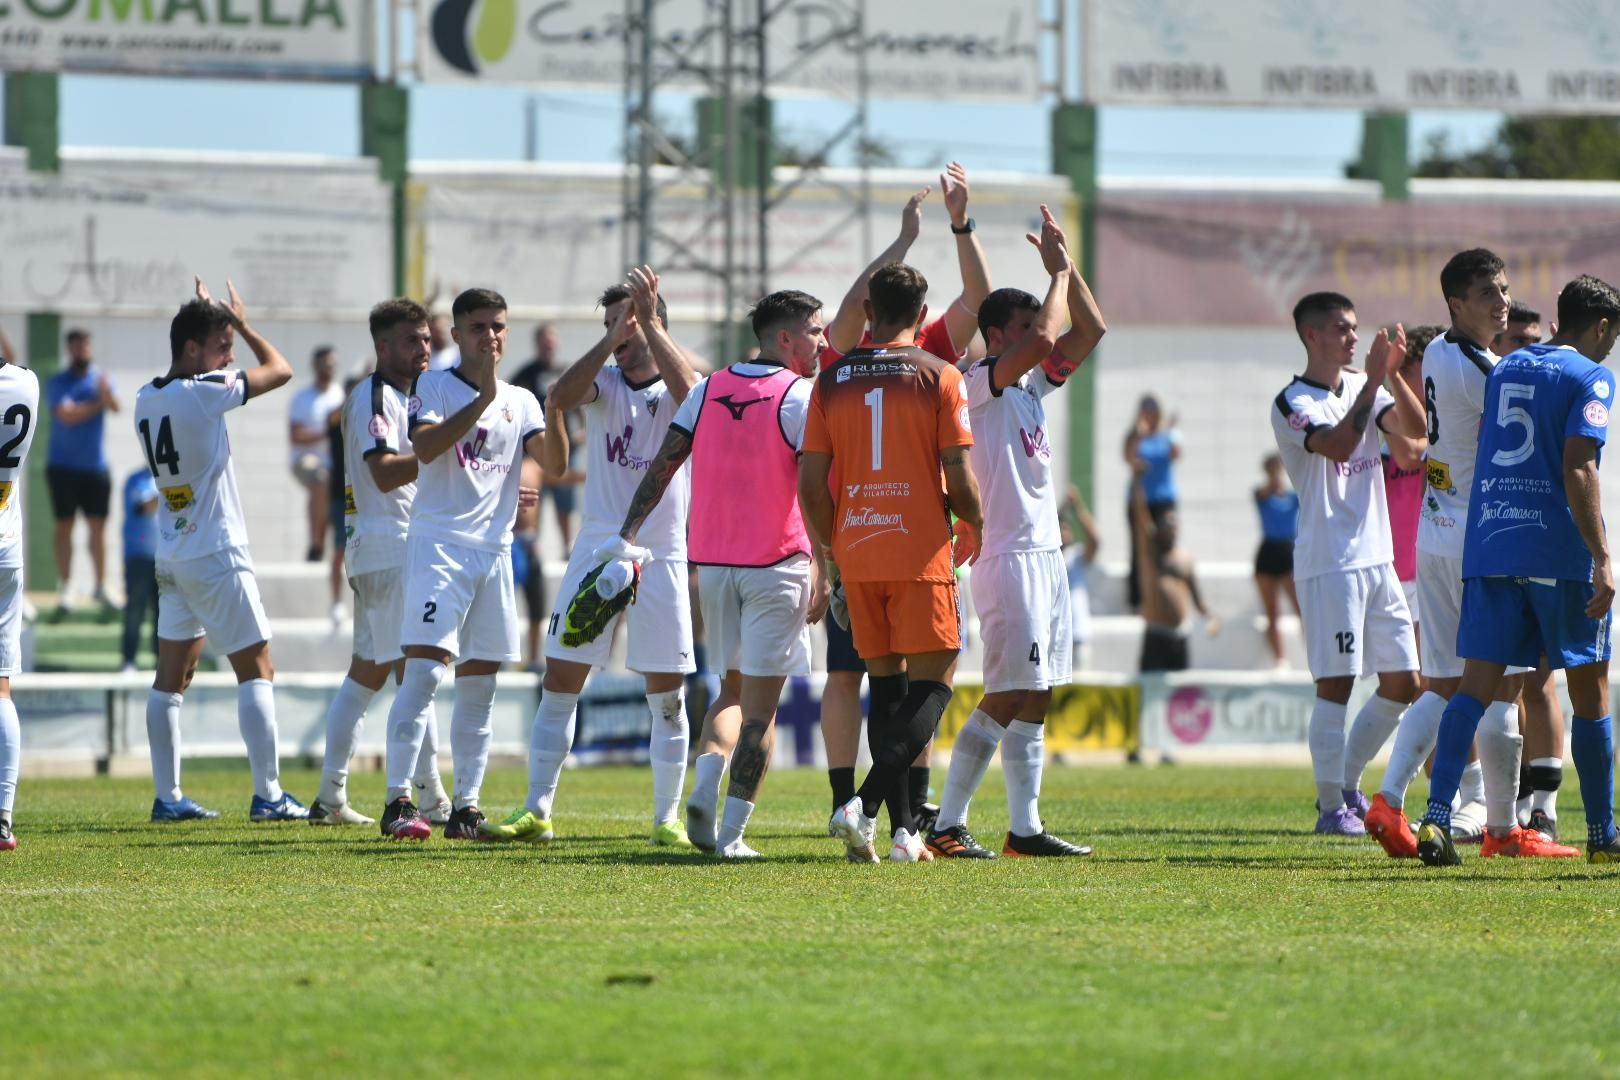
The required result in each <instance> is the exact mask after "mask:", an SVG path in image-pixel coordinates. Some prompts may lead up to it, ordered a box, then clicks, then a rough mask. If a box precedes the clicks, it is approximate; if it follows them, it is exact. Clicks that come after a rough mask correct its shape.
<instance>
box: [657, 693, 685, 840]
mask: <svg viewBox="0 0 1620 1080" xmlns="http://www.w3.org/2000/svg"><path fill="white" fill-rule="evenodd" d="M647 707H648V708H649V709H651V710H652V735H651V737H649V738H648V740H647V753H648V756H649V757H651V758H652V774H653V824H654V825H661V824H663V823H664V822H666V821H674V820H675V813H676V811H677V810H678V809H679V808H680V805H681V787H682V785H684V784H685V783H686V748H687V746H688V743H689V740H690V739H691V734H692V733H691V730H690V729H689V728H688V727H687V726H686V690H685V688H684V687H683V688H682V689H680V690H665V691H663V692H662V693H657V694H648V695H647Z"/></svg>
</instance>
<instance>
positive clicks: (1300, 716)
mask: <svg viewBox="0 0 1620 1080" xmlns="http://www.w3.org/2000/svg"><path fill="white" fill-rule="evenodd" d="M1362 697H1365V693H1363V695H1362ZM1315 698H1316V687H1315V684H1313V683H1312V682H1311V681H1310V679H1309V678H1308V677H1306V676H1304V675H1300V676H1297V677H1286V676H1275V677H1273V676H1265V675H1254V674H1251V673H1248V672H1242V673H1224V674H1223V673H1220V672H1199V673H1196V674H1194V673H1188V674H1184V675H1171V676H1163V675H1159V676H1144V677H1143V679H1142V745H1143V746H1144V747H1147V748H1149V749H1153V750H1161V751H1163V752H1165V753H1167V754H1174V753H1176V752H1177V751H1181V750H1190V749H1207V748H1222V747H1251V746H1278V745H1286V746H1303V745H1305V737H1306V730H1307V728H1308V726H1309V724H1310V719H1311V704H1312V702H1313V701H1314V700H1315ZM1358 700H1359V699H1358Z"/></svg>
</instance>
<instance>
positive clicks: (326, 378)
mask: <svg viewBox="0 0 1620 1080" xmlns="http://www.w3.org/2000/svg"><path fill="white" fill-rule="evenodd" d="M311 364H312V366H313V369H314V379H313V380H312V381H311V382H310V383H309V385H307V386H305V387H304V388H303V389H301V390H299V391H298V392H297V393H296V394H294V395H293V398H292V404H291V405H289V406H288V408H287V439H288V441H289V442H290V443H291V444H292V446H291V463H292V472H293V476H295V477H297V478H298V482H299V484H301V485H303V488H304V491H305V492H306V493H307V494H308V496H309V500H308V511H307V513H308V519H309V551H308V553H307V554H306V555H305V558H307V559H308V560H309V561H310V562H320V561H321V560H322V559H323V558H325V557H326V527H327V521H328V519H329V517H330V514H329V509H330V508H329V503H330V500H331V488H332V447H331V439H330V437H329V434H328V432H329V427H328V425H329V424H330V423H331V418H332V414H333V413H335V412H337V411H339V410H340V409H342V408H343V387H342V386H340V385H339V384H338V382H337V379H336V378H335V376H336V373H337V357H336V355H335V354H334V353H333V352H332V348H331V346H329V345H322V346H320V347H318V348H317V349H316V350H315V353H314V356H313V357H312V358H311Z"/></svg>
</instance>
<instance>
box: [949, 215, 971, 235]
mask: <svg viewBox="0 0 1620 1080" xmlns="http://www.w3.org/2000/svg"><path fill="white" fill-rule="evenodd" d="M974 228H975V226H974V224H973V219H972V218H968V219H967V224H966V225H963V226H962V227H961V228H957V227H956V226H955V225H952V226H951V232H953V233H955V234H956V235H957V236H966V235H967V234H968V233H970V232H972V231H973V230H974Z"/></svg>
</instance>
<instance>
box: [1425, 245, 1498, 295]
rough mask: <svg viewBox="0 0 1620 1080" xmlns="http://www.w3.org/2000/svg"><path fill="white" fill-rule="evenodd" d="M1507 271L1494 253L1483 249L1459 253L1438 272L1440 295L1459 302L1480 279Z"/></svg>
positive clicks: (1448, 260) (1470, 249)
mask: <svg viewBox="0 0 1620 1080" xmlns="http://www.w3.org/2000/svg"><path fill="white" fill-rule="evenodd" d="M1505 269H1507V264H1506V263H1504V262H1503V261H1502V260H1501V258H1500V257H1498V256H1497V254H1496V252H1494V251H1489V250H1487V249H1485V248H1469V249H1468V250H1467V251H1459V252H1457V254H1455V255H1453V256H1452V257H1451V258H1449V259H1447V260H1446V265H1445V266H1444V267H1443V268H1442V269H1441V271H1440V293H1441V295H1442V296H1446V297H1452V296H1455V297H1456V298H1457V299H1459V300H1461V299H1463V298H1464V297H1465V296H1467V295H1468V287H1469V286H1470V285H1472V284H1473V283H1474V282H1476V281H1478V280H1479V279H1480V278H1482V277H1487V278H1488V277H1495V276H1496V275H1497V274H1500V273H1501V272H1502V271H1503V270H1505Z"/></svg>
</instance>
